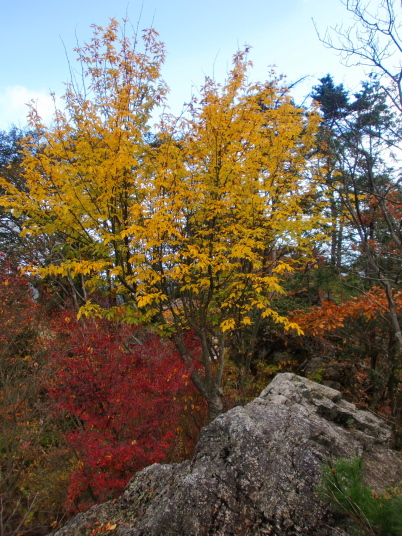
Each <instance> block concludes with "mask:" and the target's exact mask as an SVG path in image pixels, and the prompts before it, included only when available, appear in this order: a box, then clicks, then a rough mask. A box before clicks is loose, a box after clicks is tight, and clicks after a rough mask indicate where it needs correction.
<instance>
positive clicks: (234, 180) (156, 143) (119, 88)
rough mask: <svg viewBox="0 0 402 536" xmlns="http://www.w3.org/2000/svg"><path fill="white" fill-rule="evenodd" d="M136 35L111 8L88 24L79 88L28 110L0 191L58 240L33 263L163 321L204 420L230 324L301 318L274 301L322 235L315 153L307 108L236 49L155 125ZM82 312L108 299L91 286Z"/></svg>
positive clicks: (238, 331) (156, 77) (216, 395)
mask: <svg viewBox="0 0 402 536" xmlns="http://www.w3.org/2000/svg"><path fill="white" fill-rule="evenodd" d="M143 43H144V47H143V49H142V52H139V51H138V46H139V45H138V44H137V43H133V42H130V41H129V40H128V39H127V38H124V37H123V38H122V37H119V26H118V24H117V23H116V21H114V20H112V21H111V23H110V25H109V26H108V27H107V28H106V29H102V28H100V27H95V36H94V38H93V40H92V42H91V43H90V44H89V45H86V46H84V47H83V48H81V49H78V55H79V60H80V61H81V63H82V65H83V72H84V74H85V76H86V77H87V80H89V83H87V89H86V91H85V92H84V91H81V92H79V91H77V90H76V89H75V88H74V87H73V86H71V85H70V86H67V92H66V95H65V110H63V111H60V110H59V111H57V112H56V114H55V118H54V122H53V124H52V126H51V127H46V126H45V125H43V124H42V123H41V121H40V118H39V117H38V116H37V114H36V112H35V109H34V108H32V110H31V116H30V117H31V125H32V127H34V128H36V129H37V131H38V132H39V133H40V137H39V140H40V144H38V143H37V142H36V141H35V140H37V139H38V137H36V138H35V140H31V141H30V140H29V139H28V140H27V141H26V150H25V158H24V163H23V166H24V175H25V179H26V185H27V188H26V191H18V190H16V189H15V188H13V187H12V186H11V185H8V184H7V183H6V181H4V180H3V181H2V182H1V186H2V187H3V188H4V189H5V191H6V193H5V195H3V197H2V201H1V202H2V204H3V205H4V206H6V207H8V209H9V210H11V211H15V212H19V213H21V212H22V213H23V214H24V216H25V231H24V232H26V233H29V234H32V235H42V234H45V235H56V236H58V237H59V238H60V239H61V240H62V246H61V249H62V251H63V256H62V257H60V256H59V260H58V261H57V262H56V263H55V262H53V263H50V264H49V265H48V266H46V267H42V268H41V269H40V271H41V273H42V274H43V275H48V274H53V275H68V276H69V277H77V276H81V277H82V278H83V281H85V283H84V287H85V289H86V292H85V296H88V297H90V293H91V291H92V290H93V289H96V288H99V287H105V286H109V289H110V291H111V292H113V293H114V295H119V296H120V301H124V304H125V309H126V317H127V319H129V320H130V319H131V320H141V321H144V320H147V321H152V322H154V323H155V324H158V323H159V324H163V323H165V324H168V325H169V327H170V331H171V333H172V335H171V336H172V337H173V338H174V340H175V343H176V345H177V348H178V349H179V351H180V353H181V355H182V357H183V359H184V360H185V361H186V363H187V365H188V367H190V368H191V371H192V372H191V378H192V380H193V382H194V384H195V386H196V387H197V388H198V389H199V391H200V392H201V393H202V394H203V395H204V396H205V398H206V400H207V402H208V408H209V416H210V418H213V417H214V416H216V415H217V414H219V413H220V412H221V410H222V395H223V394H222V373H223V369H224V365H225V348H227V343H225V340H227V338H228V337H234V336H236V337H237V339H238V340H239V341H243V343H245V345H246V346H247V344H248V348H247V354H248V355H249V354H250V352H252V350H253V344H254V342H255V338H256V333H257V329H258V326H259V324H260V322H261V319H262V318H266V317H272V318H273V319H274V320H275V321H276V322H278V323H281V324H283V325H284V327H285V328H286V329H297V326H296V325H295V324H291V323H290V322H289V321H288V320H287V319H286V318H284V317H281V316H280V315H279V314H278V313H277V312H276V311H275V310H274V309H273V308H272V307H271V300H272V297H273V295H277V294H278V293H283V292H284V290H283V286H282V281H283V279H284V278H286V274H287V273H290V272H292V271H294V270H297V269H298V268H301V267H303V266H304V265H305V262H306V261H307V260H308V259H310V258H311V254H312V250H313V247H314V243H315V242H316V241H317V239H319V238H320V236H319V231H318V229H319V228H320V220H321V216H320V213H321V211H320V208H321V207H318V206H317V205H315V204H314V199H315V165H314V161H313V160H312V158H311V157H310V155H311V154H313V153H314V151H312V148H313V146H314V142H315V134H316V129H317V123H318V116H317V114H315V113H314V111H312V112H310V113H307V112H306V110H303V109H301V108H298V107H297V106H295V105H294V104H293V102H292V100H291V98H290V96H289V95H288V92H287V91H286V89H285V88H284V87H282V85H281V82H280V80H276V79H271V80H270V81H269V82H266V83H257V84H251V83H249V82H248V79H247V71H248V67H249V63H248V61H247V59H246V55H245V53H243V52H238V53H237V54H236V55H235V56H234V60H233V66H232V70H231V71H230V73H229V75H228V78H227V81H226V82H225V83H224V84H223V85H220V84H218V83H216V82H215V81H213V80H212V79H209V78H207V79H206V82H205V85H204V87H202V88H201V90H200V96H199V98H198V99H193V100H192V102H191V104H190V105H189V107H188V111H187V113H186V114H184V115H183V116H181V117H179V118H177V117H174V116H171V115H168V114H162V115H161V120H160V124H159V125H158V128H157V130H156V131H155V132H154V134H153V135H151V134H150V131H149V126H148V125H149V121H150V118H151V113H153V110H154V108H155V107H156V106H158V105H161V104H163V103H164V102H165V97H166V93H167V88H166V86H165V84H164V83H163V81H162V80H161V78H160V67H161V64H162V62H163V59H164V50H163V46H162V45H161V44H160V43H158V42H157V40H156V34H155V32H154V31H147V32H145V33H144V34H143ZM120 309H121V307H120ZM82 312H85V313H86V314H89V313H91V312H94V313H95V314H109V315H110V314H112V313H113V308H112V310H110V309H109V310H108V311H103V312H102V311H101V310H100V308H99V306H97V305H95V304H94V303H92V302H91V301H90V300H89V299H88V300H87V301H86V303H85V304H84V305H83V309H82ZM190 330H191V333H192V334H193V338H194V337H195V338H196V339H197V341H198V343H199V347H198V351H194V345H193V344H190V343H189V342H188V340H189V338H188V333H189V331H190ZM247 341H248V342H247ZM246 357H247V356H245V358H246Z"/></svg>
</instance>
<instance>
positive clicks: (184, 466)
mask: <svg viewBox="0 0 402 536" xmlns="http://www.w3.org/2000/svg"><path fill="white" fill-rule="evenodd" d="M390 439H391V433H390V429H389V427H388V426H387V425H386V424H385V423H384V422H383V421H382V420H380V419H379V418H377V417H376V416H374V415H372V414H371V413H368V412H365V411H360V410H358V409H357V408H356V407H355V406H354V405H353V404H350V403H348V402H346V401H344V400H342V397H341V394H340V393H339V392H338V391H335V390H334V389H331V388H330V387H327V386H323V385H319V384H317V383H314V382H312V381H310V380H307V379H305V378H302V377H299V376H296V375H295V374H291V373H286V374H279V375H278V376H276V378H275V379H274V380H273V381H272V383H271V384H270V385H269V386H268V387H267V388H266V389H265V390H264V391H263V392H262V393H261V395H260V396H259V397H258V398H256V399H255V400H254V401H253V402H251V403H250V404H248V405H247V406H245V407H236V408H234V409H232V410H230V411H228V412H227V413H225V414H223V415H221V416H219V417H218V418H217V419H215V420H214V421H213V422H212V423H211V424H210V425H209V426H207V427H206V428H204V430H203V431H202V433H201V437H200V441H199V443H198V446H197V448H196V452H195V454H194V457H193V459H192V460H191V461H187V462H184V463H180V464H174V465H160V464H154V465H151V466H150V467H147V468H146V469H144V470H143V471H141V472H139V473H137V475H136V476H135V477H134V478H133V479H132V480H131V481H130V483H129V484H128V485H127V488H126V490H125V492H124V493H123V495H122V496H121V497H120V498H119V499H118V500H115V501H111V502H109V503H105V504H101V505H98V506H95V507H93V508H91V509H90V510H88V511H87V512H85V513H84V514H80V515H79V516H77V517H75V518H74V519H72V520H71V521H70V522H69V523H68V524H67V525H66V526H65V527H64V528H62V529H60V530H59V531H57V532H56V534H55V536H78V535H80V536H84V535H88V536H89V535H90V534H91V532H92V534H101V533H102V532H105V534H109V535H112V534H116V535H121V536H207V535H214V536H229V535H230V536H259V535H261V536H262V535H267V534H270V535H276V536H279V535H280V536H291V535H292V536H297V535H302V536H309V535H317V536H318V535H320V536H327V535H328V536H329V535H335V534H337V535H340V534H346V533H345V532H344V531H343V530H342V529H340V527H341V526H342V518H338V517H336V516H334V513H333V512H331V511H330V510H329V509H328V508H327V507H326V506H325V504H323V503H322V502H321V501H320V500H319V498H318V497H317V496H316V494H315V487H316V485H317V483H318V481H319V474H320V467H321V465H322V464H323V463H325V462H329V461H330V460H334V459H335V458H338V457H339V456H346V457H351V456H360V455H362V456H363V459H364V464H365V468H366V480H367V483H368V484H370V485H371V486H372V487H373V488H374V489H375V490H376V491H378V492H380V491H382V490H384V488H385V487H387V486H391V485H394V484H395V483H396V482H398V481H401V480H402V458H401V456H400V455H399V454H398V453H396V452H395V451H393V450H391V449H390V448H389V445H390ZM336 527H337V528H336ZM94 529H95V530H94Z"/></svg>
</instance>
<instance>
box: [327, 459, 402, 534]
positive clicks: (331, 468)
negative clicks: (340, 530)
mask: <svg viewBox="0 0 402 536" xmlns="http://www.w3.org/2000/svg"><path fill="white" fill-rule="evenodd" d="M317 491H318V493H319V495H320V496H321V497H322V498H324V499H325V500H327V501H328V502H329V503H330V504H331V505H332V506H333V507H335V508H336V509H337V510H340V511H341V512H343V513H346V514H348V515H349V516H350V517H351V518H352V519H353V521H354V523H355V526H356V533H357V534H364V535H368V534H370V535H375V536H402V494H401V490H400V489H399V490H398V489H394V490H391V491H390V492H389V493H387V494H384V495H381V496H377V495H375V494H374V493H373V491H372V489H371V488H370V487H369V486H366V485H365V484H364V482H363V464H362V459H361V458H353V459H346V458H340V459H339V460H338V461H337V462H336V463H335V464H333V465H331V464H330V465H326V466H324V468H323V470H322V475H321V483H320V486H319V488H318V490H317Z"/></svg>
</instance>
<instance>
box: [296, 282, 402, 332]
mask: <svg viewBox="0 0 402 536" xmlns="http://www.w3.org/2000/svg"><path fill="white" fill-rule="evenodd" d="M394 300H395V304H396V307H397V310H398V311H400V310H402V291H399V292H395V294H394ZM387 311H388V302H387V297H386V295H385V293H384V291H383V289H381V288H380V287H373V288H372V289H371V290H369V291H368V292H365V293H364V294H362V295H361V296H359V297H352V298H350V299H349V300H347V301H345V302H344V303H342V304H339V305H338V304H336V303H334V302H332V301H324V302H323V303H322V304H321V305H320V306H317V307H313V308H311V309H310V310H309V311H304V310H301V309H298V310H296V311H294V312H293V315H292V316H291V318H290V320H291V322H295V323H297V324H298V325H299V326H300V328H301V329H302V330H303V331H304V334H305V335H313V336H322V335H323V334H324V333H326V332H327V331H332V330H334V329H337V328H339V327H343V326H344V325H345V322H346V321H347V320H349V319H352V318H362V317H365V318H366V320H370V319H372V318H378V317H380V316H382V315H384V314H385V313H386V312H387Z"/></svg>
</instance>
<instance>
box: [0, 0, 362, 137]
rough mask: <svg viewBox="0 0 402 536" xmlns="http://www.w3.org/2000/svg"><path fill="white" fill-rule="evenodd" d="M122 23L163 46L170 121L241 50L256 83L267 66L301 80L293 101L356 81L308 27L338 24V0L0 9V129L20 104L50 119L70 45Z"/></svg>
mask: <svg viewBox="0 0 402 536" xmlns="http://www.w3.org/2000/svg"><path fill="white" fill-rule="evenodd" d="M126 14H127V15H128V17H129V18H130V20H131V22H132V23H133V24H134V25H136V24H137V21H138V20H139V27H140V28H147V27H150V26H151V25H153V26H154V28H155V29H156V30H157V31H158V32H159V34H160V37H161V39H162V40H163V41H164V42H165V44H166V49H167V60H166V64H165V67H164V70H163V75H164V78H165V80H166V81H167V83H168V85H169V86H170V88H171V94H170V98H169V102H170V105H171V108H172V111H173V112H176V113H178V112H180V110H181V107H182V104H183V103H184V102H186V101H188V100H189V98H190V96H191V93H192V91H194V90H195V88H196V87H198V86H200V85H201V84H202V82H203V79H204V76H205V75H212V74H213V73H214V75H215V78H216V79H218V80H223V79H224V78H225V74H226V72H227V70H228V67H229V66H230V61H231V57H232V55H233V54H234V52H235V51H236V50H237V49H238V48H241V47H242V46H243V45H244V44H246V43H247V44H249V45H251V46H252V49H251V54H250V59H251V60H252V61H253V63H254V69H253V72H252V77H253V78H254V79H255V80H265V79H266V78H267V73H268V71H269V69H270V66H272V65H276V70H277V72H278V73H281V74H285V75H286V76H287V79H288V81H289V83H292V82H294V81H296V80H297V79H299V78H301V77H303V76H308V77H309V78H308V79H307V80H306V81H305V82H304V83H303V84H301V85H300V86H299V87H298V89H296V90H295V97H296V99H297V100H298V101H299V102H300V101H301V100H302V98H303V96H304V95H306V94H307V93H308V92H309V90H310V88H311V86H312V85H314V84H316V83H317V80H318V78H320V77H322V76H325V74H327V73H328V72H329V73H331V74H333V76H334V78H335V81H336V82H338V83H339V82H342V83H344V84H345V85H346V86H347V87H349V88H350V89H352V90H353V89H356V88H357V85H358V82H359V80H361V79H363V78H364V74H363V71H362V70H361V69H359V68H346V67H342V66H341V65H340V62H339V58H338V57H337V56H336V55H335V53H334V52H333V51H331V50H327V49H325V48H324V47H323V45H322V44H321V43H320V41H319V40H318V38H317V35H316V32H315V30H314V26H313V23H312V20H311V19H312V18H314V19H315V21H316V24H317V26H318V28H319V29H320V31H322V32H324V31H325V29H326V28H327V27H328V26H330V25H334V24H336V23H344V24H345V25H348V23H349V21H350V19H349V18H348V14H347V12H346V9H345V7H344V6H343V4H342V2H341V0H242V1H240V0H203V1H194V0H193V1H190V0H143V2H142V0H141V1H133V0H130V1H128V0H113V1H111V0H107V1H106V0H69V1H63V2H62V1H60V0H0V20H1V21H2V25H1V26H2V30H1V32H0V51H1V69H0V129H8V128H9V127H10V126H11V124H13V123H14V124H16V125H17V126H23V125H24V123H25V117H26V106H25V105H24V103H26V102H27V101H29V100H30V99H34V100H36V101H37V103H38V108H39V111H40V112H41V114H42V116H43V118H44V119H45V120H50V117H51V108H52V106H51V99H50V97H49V93H50V91H54V92H56V94H57V95H59V96H60V95H61V94H62V93H63V87H64V86H63V82H66V81H68V79H69V69H68V62H67V59H66V53H65V49H66V50H67V53H68V56H69V58H70V62H71V63H72V65H74V64H75V54H74V52H73V48H74V47H75V46H76V38H77V39H78V41H79V42H80V43H81V44H82V43H83V42H85V41H89V40H90V38H91V35H92V30H91V28H90V25H91V24H92V23H95V24H98V25H101V26H105V25H107V23H108V20H109V19H110V18H111V17H115V18H116V19H118V20H121V19H122V18H124V17H125V16H126Z"/></svg>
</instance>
